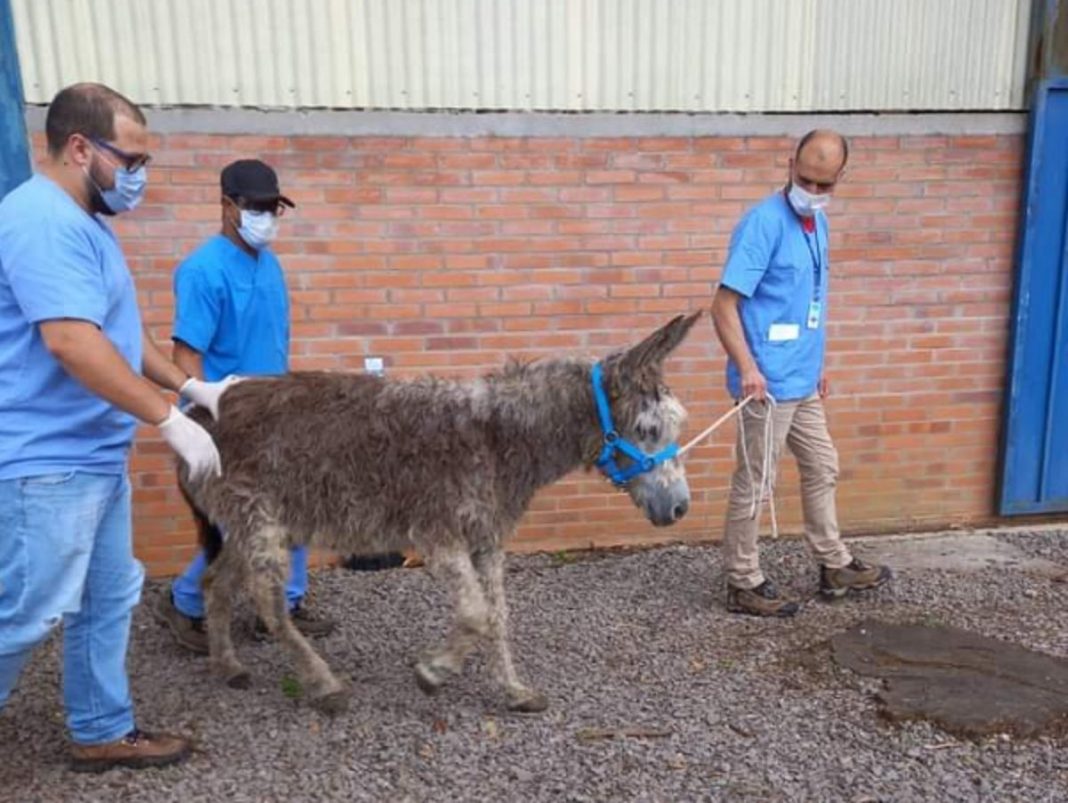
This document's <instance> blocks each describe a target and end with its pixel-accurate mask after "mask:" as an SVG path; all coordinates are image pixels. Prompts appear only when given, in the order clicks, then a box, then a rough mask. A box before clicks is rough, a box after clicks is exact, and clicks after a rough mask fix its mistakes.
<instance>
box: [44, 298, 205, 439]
mask: <svg viewBox="0 0 1068 803" xmlns="http://www.w3.org/2000/svg"><path fill="white" fill-rule="evenodd" d="M40 330H41V337H42V338H43V339H44V342H45V346H46V347H47V348H48V350H49V351H50V352H51V353H52V355H53V356H54V357H55V358H56V359H57V360H58V361H59V362H60V364H61V365H62V366H63V368H64V369H65V370H66V371H67V373H69V374H70V375H71V376H73V377H74V378H75V379H77V380H78V381H79V382H81V383H82V384H83V385H84V386H85V387H86V388H88V389H89V390H91V391H92V392H93V393H95V394H96V395H98V396H100V397H101V398H104V399H106V400H107V401H109V402H111V403H112V404H114V405H115V406H116V407H118V408H120V409H122V410H125V411H126V412H128V413H130V414H131V415H133V416H135V417H137V418H138V419H140V420H141V421H144V422H146V423H149V424H156V425H159V424H161V423H163V421H165V420H166V419H167V416H168V415H169V413H170V409H171V405H170V404H169V403H168V402H167V400H166V399H165V398H164V397H163V396H161V395H160V394H159V392H158V391H157V390H156V389H155V388H154V387H152V385H150V384H149V383H148V382H146V381H145V379H144V378H142V377H140V376H138V375H137V374H136V373H134V371H133V370H131V369H130V366H129V365H128V364H127V363H126V360H124V359H123V357H122V355H121V354H119V353H118V352H117V351H116V350H115V347H114V346H113V345H112V344H111V341H110V340H108V339H107V337H106V336H105V335H104V333H103V332H101V331H100V330H99V329H98V328H97V327H96V326H95V325H94V324H92V323H89V322H88V321H78V320H68V319H63V320H53V321H42V322H41V324H40ZM145 362H146V364H147V362H148V359H147V357H146V360H145ZM171 367H172V368H173V369H174V370H175V371H177V370H178V369H177V368H176V367H175V366H173V365H172V366H171ZM184 380H185V377H184V376H183V377H182V381H184Z"/></svg>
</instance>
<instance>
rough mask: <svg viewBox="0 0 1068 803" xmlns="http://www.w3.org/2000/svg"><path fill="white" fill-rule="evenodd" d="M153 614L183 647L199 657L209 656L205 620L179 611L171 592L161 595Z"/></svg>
mask: <svg viewBox="0 0 1068 803" xmlns="http://www.w3.org/2000/svg"><path fill="white" fill-rule="evenodd" d="M152 612H153V613H154V614H155V615H156V619H158V620H159V621H160V622H161V623H162V624H165V625H166V626H167V627H168V629H169V630H170V631H171V635H173V636H174V640H175V641H177V642H178V643H179V644H180V645H181V646H183V647H185V648H186V649H187V650H190V651H191V652H195V653H197V654H198V655H207V654H208V652H209V648H208V631H207V630H205V629H204V620H203V619H198V618H194V617H191V616H186V615H185V614H184V613H182V612H181V611H180V610H178V608H176V607H175V605H174V597H173V596H172V595H171V592H170V591H169V590H168V591H164V592H163V593H162V594H160V595H159V598H158V599H157V600H156V605H155V607H154V608H153V610H152Z"/></svg>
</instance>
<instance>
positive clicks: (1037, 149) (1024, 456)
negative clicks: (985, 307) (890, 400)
mask: <svg viewBox="0 0 1068 803" xmlns="http://www.w3.org/2000/svg"><path fill="white" fill-rule="evenodd" d="M1027 167H1028V175H1027V189H1026V195H1025V198H1024V208H1023V217H1022V222H1021V225H1022V227H1023V237H1022V239H1021V243H1020V253H1019V269H1018V271H1017V275H1016V289H1015V298H1014V301H1013V313H1014V314H1013V333H1012V352H1011V358H1010V374H1009V393H1008V400H1007V404H1006V405H1005V426H1004V438H1003V458H1004V462H1003V465H1002V477H1001V513H1002V514H1003V515H1011V514H1020V513H1052V512H1059V511H1068V79H1065V78H1058V79H1053V80H1047V81H1045V82H1043V83H1042V84H1040V85H1039V87H1038V88H1037V91H1036V93H1035V100H1034V104H1033V105H1032V112H1031V135H1030V143H1029V153H1028V166H1027Z"/></svg>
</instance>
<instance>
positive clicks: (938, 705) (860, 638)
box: [831, 621, 1068, 738]
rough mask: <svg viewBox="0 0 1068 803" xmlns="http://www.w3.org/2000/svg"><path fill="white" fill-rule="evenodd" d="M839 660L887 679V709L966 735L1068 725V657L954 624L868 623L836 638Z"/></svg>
mask: <svg viewBox="0 0 1068 803" xmlns="http://www.w3.org/2000/svg"><path fill="white" fill-rule="evenodd" d="M831 649H832V651H833V654H834V659H835V661H836V662H837V663H838V664H839V665H841V666H844V667H847V668H848V669H852V670H853V671H854V672H858V673H860V674H862V675H870V676H874V677H879V678H882V679H883V681H884V684H885V686H884V691H883V692H882V693H881V694H880V695H879V701H880V703H881V704H882V714H883V715H884V716H885V717H887V718H888V719H890V720H892V721H902V720H909V719H927V720H930V721H932V722H934V723H935V724H937V725H939V726H940V727H942V728H944V729H945V730H947V731H949V732H951V733H955V734H958V735H961V736H967V737H973V738H974V737H980V736H989V735H992V734H996V733H1013V734H1016V735H1018V736H1026V737H1032V736H1038V735H1040V734H1044V733H1050V732H1054V731H1057V732H1061V731H1063V730H1064V729H1065V725H1066V724H1068V661H1066V660H1064V659H1062V658H1054V657H1053V656H1050V655H1044V654H1043V653H1039V652H1034V651H1032V650H1027V649H1024V648H1023V647H1020V646H1017V645H1015V644H1012V643H1010V642H1007V641H999V640H997V639H992V638H987V637H986V636H980V635H977V634H975V633H971V632H968V631H967V630H960V629H958V628H955V627H926V626H923V625H891V624H884V623H882V622H875V621H868V622H863V623H861V624H859V625H857V626H856V627H853V628H851V629H850V630H847V631H846V632H844V633H840V634H838V635H837V636H834V637H833V638H832V639H831Z"/></svg>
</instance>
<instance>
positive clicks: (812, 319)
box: [808, 301, 821, 329]
mask: <svg viewBox="0 0 1068 803" xmlns="http://www.w3.org/2000/svg"><path fill="white" fill-rule="evenodd" d="M820 306H821V305H820V302H819V301H813V302H812V303H811V304H809V305H808V328H809V329H819V328H820Z"/></svg>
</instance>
